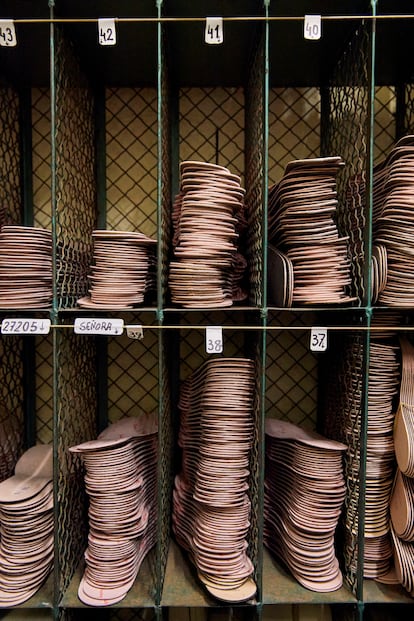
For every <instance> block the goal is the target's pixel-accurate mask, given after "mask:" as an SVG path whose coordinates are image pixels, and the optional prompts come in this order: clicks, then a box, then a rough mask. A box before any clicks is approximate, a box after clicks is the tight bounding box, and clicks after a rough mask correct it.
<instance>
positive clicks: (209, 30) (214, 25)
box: [204, 17, 224, 45]
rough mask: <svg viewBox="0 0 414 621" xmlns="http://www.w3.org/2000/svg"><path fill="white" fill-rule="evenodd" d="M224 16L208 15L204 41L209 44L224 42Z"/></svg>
mask: <svg viewBox="0 0 414 621" xmlns="http://www.w3.org/2000/svg"><path fill="white" fill-rule="evenodd" d="M223 40H224V35H223V18H222V17H206V29H205V31H204V41H205V42H206V43H208V44H209V45H218V44H220V43H223Z"/></svg>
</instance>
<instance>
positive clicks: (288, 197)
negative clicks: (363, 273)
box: [268, 157, 355, 306]
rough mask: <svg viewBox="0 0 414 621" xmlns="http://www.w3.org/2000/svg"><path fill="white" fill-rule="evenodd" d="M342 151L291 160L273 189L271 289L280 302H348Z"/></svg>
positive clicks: (271, 194) (271, 204)
mask: <svg viewBox="0 0 414 621" xmlns="http://www.w3.org/2000/svg"><path fill="white" fill-rule="evenodd" d="M342 166H344V162H343V161H342V159H341V158H340V157H325V158H313V159H305V160H295V161H292V162H289V163H288V165H287V166H286V170H285V173H284V176H283V178H282V179H281V181H280V182H279V183H277V184H275V185H273V186H272V187H271V188H270V189H269V241H270V243H271V246H272V249H271V251H270V253H269V270H268V277H269V289H270V294H271V296H272V297H271V300H270V301H271V303H272V304H275V305H277V306H282V305H283V306H291V305H292V304H293V305H295V304H297V305H309V304H315V305H318V304H345V303H350V302H352V301H354V299H355V298H354V297H351V295H350V291H349V290H350V285H351V265H350V260H349V251H348V242H349V239H348V237H346V236H343V235H341V234H340V232H339V229H338V225H337V208H338V199H337V192H336V176H337V174H338V171H339V169H340V168H341V167H342Z"/></svg>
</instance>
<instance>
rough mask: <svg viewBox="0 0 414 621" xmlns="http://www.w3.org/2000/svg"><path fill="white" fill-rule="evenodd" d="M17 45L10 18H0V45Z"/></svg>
mask: <svg viewBox="0 0 414 621" xmlns="http://www.w3.org/2000/svg"><path fill="white" fill-rule="evenodd" d="M16 45H17V39H16V30H15V28H14V21H13V20H12V19H0V47H15V46H16Z"/></svg>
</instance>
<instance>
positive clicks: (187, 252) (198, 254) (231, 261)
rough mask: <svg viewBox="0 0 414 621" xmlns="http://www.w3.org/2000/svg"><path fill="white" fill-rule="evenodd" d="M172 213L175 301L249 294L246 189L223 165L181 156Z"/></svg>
mask: <svg viewBox="0 0 414 621" xmlns="http://www.w3.org/2000/svg"><path fill="white" fill-rule="evenodd" d="M180 173H181V184H180V192H179V194H178V195H177V197H176V199H175V201H174V205H173V213H172V221H173V226H174V236H173V248H174V257H173V260H172V261H171V263H170V273H169V287H170V291H171V301H172V302H173V303H176V304H179V305H181V306H183V307H185V308H197V307H206V308H211V307H226V306H231V305H232V304H233V301H240V300H242V299H243V298H244V297H246V295H245V294H243V292H242V289H241V286H240V285H241V281H242V279H243V276H244V271H245V268H246V265H247V264H246V261H245V259H244V257H243V255H242V254H240V252H238V244H239V235H240V231H241V229H242V228H243V226H245V219H244V215H243V208H244V202H243V199H244V194H245V190H244V189H243V188H242V187H241V185H240V177H238V176H237V175H233V174H231V173H230V171H229V170H228V169H227V168H225V167H224V166H218V165H216V164H209V163H207V162H191V161H189V162H182V163H181V165H180Z"/></svg>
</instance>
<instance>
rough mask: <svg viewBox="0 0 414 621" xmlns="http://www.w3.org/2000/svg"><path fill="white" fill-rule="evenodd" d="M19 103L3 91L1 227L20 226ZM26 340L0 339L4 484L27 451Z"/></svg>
mask: <svg viewBox="0 0 414 621" xmlns="http://www.w3.org/2000/svg"><path fill="white" fill-rule="evenodd" d="M19 141H20V131H19V99H18V95H17V93H16V91H15V90H14V89H12V88H10V87H6V86H2V87H1V88H0V225H1V224H20V222H21V194H20V182H21V178H20V142H19ZM23 397H24V395H23V362H22V339H21V338H19V337H14V336H7V337H1V339H0V433H1V442H0V480H3V479H6V478H8V477H9V476H11V474H12V473H13V470H14V466H15V464H16V461H17V459H18V458H19V457H20V455H21V453H22V451H23V443H24V414H23Z"/></svg>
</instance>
